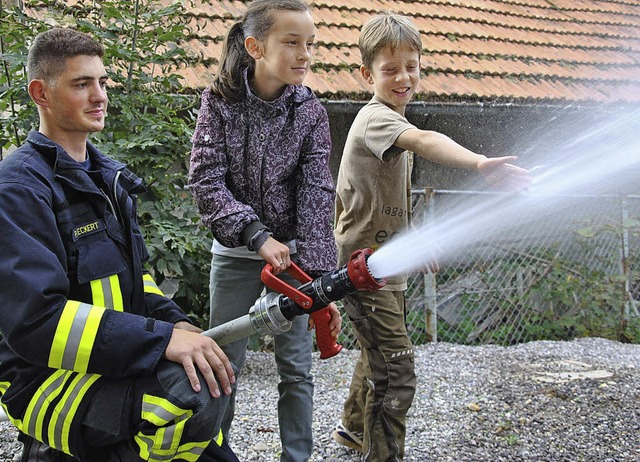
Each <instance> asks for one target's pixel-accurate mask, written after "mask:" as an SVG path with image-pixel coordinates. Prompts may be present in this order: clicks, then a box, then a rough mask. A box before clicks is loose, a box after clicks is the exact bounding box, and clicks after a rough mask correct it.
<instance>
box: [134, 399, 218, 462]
mask: <svg viewBox="0 0 640 462" xmlns="http://www.w3.org/2000/svg"><path fill="white" fill-rule="evenodd" d="M192 416H193V411H192V410H191V409H182V408H180V407H179V406H176V405H175V404H173V403H171V402H170V401H168V400H166V399H164V398H160V397H157V396H153V395H148V394H145V395H144V397H143V401H142V418H143V419H144V420H146V421H148V422H150V423H152V424H153V425H155V426H156V427H160V428H158V430H157V431H156V432H155V433H154V434H152V435H147V434H144V433H142V432H141V433H139V434H138V435H136V436H135V440H136V442H137V444H138V447H139V448H140V449H139V454H140V457H142V458H143V459H144V460H149V461H152V462H163V461H167V460H175V459H176V458H178V459H182V460H187V461H196V460H198V457H199V456H200V455H201V454H202V453H203V452H204V449H205V448H206V447H207V446H208V444H209V441H205V442H188V443H185V444H183V445H180V440H181V439H182V435H183V433H184V427H185V425H186V423H187V421H188V420H189V418H191V417H192ZM172 422H173V424H172V425H169V424H170V423H172Z"/></svg>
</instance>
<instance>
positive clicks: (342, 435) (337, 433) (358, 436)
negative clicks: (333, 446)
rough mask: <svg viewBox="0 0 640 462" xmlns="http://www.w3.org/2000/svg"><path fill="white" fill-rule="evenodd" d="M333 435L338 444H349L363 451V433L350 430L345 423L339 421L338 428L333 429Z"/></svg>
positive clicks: (349, 446)
mask: <svg viewBox="0 0 640 462" xmlns="http://www.w3.org/2000/svg"><path fill="white" fill-rule="evenodd" d="M331 436H332V437H333V439H334V440H335V441H336V442H337V443H338V444H341V445H343V446H347V447H348V448H351V449H355V450H356V451H358V452H363V451H362V436H363V435H362V433H360V432H352V431H349V430H347V429H346V428H345V426H344V425H342V424H341V423H339V424H338V425H336V429H335V430H334V431H333V433H332V434H331Z"/></svg>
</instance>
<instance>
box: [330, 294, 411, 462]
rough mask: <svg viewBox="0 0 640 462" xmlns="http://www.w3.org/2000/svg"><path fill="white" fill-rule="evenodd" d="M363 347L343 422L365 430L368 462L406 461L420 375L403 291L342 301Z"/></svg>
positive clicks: (346, 403) (364, 439)
mask: <svg viewBox="0 0 640 462" xmlns="http://www.w3.org/2000/svg"><path fill="white" fill-rule="evenodd" d="M343 303H344V309H345V311H346V312H347V314H348V315H349V318H350V320H351V322H352V325H353V328H354V330H355V332H356V335H357V338H358V342H359V344H360V357H359V358H358V361H357V363H356V367H355V370H354V373H353V377H352V378H351V385H350V388H349V395H348V397H347V399H346V401H345V404H344V411H343V414H342V424H343V425H344V426H345V427H346V428H347V429H348V430H350V431H352V432H363V433H364V438H363V452H364V460H365V461H366V462H382V461H385V462H387V461H401V460H402V459H403V457H404V440H405V434H406V415H407V412H408V411H409V408H410V407H411V403H412V402H413V396H414V394H415V390H416V376H415V371H414V362H413V345H412V343H411V340H410V339H409V336H408V334H407V328H406V323H405V301H404V293H403V292H399V291H398V292H392V291H384V290H381V291H378V292H375V293H369V292H358V293H356V294H354V295H351V296H348V297H346V298H345V299H344V300H343Z"/></svg>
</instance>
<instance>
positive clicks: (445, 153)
mask: <svg viewBox="0 0 640 462" xmlns="http://www.w3.org/2000/svg"><path fill="white" fill-rule="evenodd" d="M394 144H395V145H396V146H398V147H400V148H402V149H407V150H409V151H412V152H414V153H415V154H416V155H418V156H420V157H422V158H424V159H427V160H429V161H431V162H435V163H438V164H442V165H446V166H447V167H455V168H461V169H465V170H475V171H478V172H479V173H480V174H482V176H483V177H484V178H485V180H486V181H487V183H489V184H490V185H491V186H492V187H494V188H496V189H500V190H503V191H521V190H524V189H526V188H528V187H529V185H530V184H531V177H530V174H529V172H528V170H526V169H524V168H522V167H518V166H516V165H513V164H510V163H509V162H511V161H514V160H516V159H517V157H515V156H505V157H492V158H488V157H487V156H484V155H482V154H476V153H475V152H473V151H471V150H469V149H467V148H465V147H464V146H461V145H459V144H458V143H456V142H455V141H453V140H452V139H451V138H449V137H448V136H446V135H443V134H442V133H438V132H434V131H430V130H420V129H417V128H411V129H409V130H405V131H404V132H402V133H401V134H400V136H398V138H397V139H396V142H395V143H394Z"/></svg>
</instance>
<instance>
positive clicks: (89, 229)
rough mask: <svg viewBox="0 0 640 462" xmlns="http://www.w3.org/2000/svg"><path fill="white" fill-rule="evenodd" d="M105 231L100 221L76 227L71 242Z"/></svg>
mask: <svg viewBox="0 0 640 462" xmlns="http://www.w3.org/2000/svg"><path fill="white" fill-rule="evenodd" d="M103 229H105V226H104V223H103V222H102V220H95V221H91V222H89V223H85V224H83V225H80V226H77V227H75V228H74V229H73V242H76V241H77V240H78V239H80V238H81V237H85V236H88V235H90V234H94V233H97V232H98V231H102V230H103Z"/></svg>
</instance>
